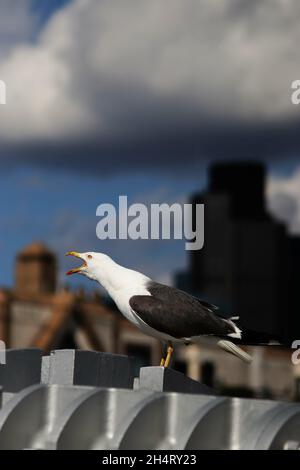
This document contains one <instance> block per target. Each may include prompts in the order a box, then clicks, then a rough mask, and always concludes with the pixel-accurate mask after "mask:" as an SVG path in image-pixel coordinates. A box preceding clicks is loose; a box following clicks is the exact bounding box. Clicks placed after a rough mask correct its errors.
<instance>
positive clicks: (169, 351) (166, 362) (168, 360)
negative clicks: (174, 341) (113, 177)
mask: <svg viewBox="0 0 300 470" xmlns="http://www.w3.org/2000/svg"><path fill="white" fill-rule="evenodd" d="M167 351H168V354H167V357H166V360H165V363H164V367H169V365H170V362H171V357H172V354H173V351H174V349H173V348H172V346H168V349H167Z"/></svg>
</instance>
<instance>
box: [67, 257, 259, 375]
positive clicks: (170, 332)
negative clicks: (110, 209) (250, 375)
mask: <svg viewBox="0 0 300 470" xmlns="http://www.w3.org/2000/svg"><path fill="white" fill-rule="evenodd" d="M66 256H75V257H76V258H80V259H81V260H82V261H83V264H82V265H81V266H79V267H77V268H74V269H71V270H70V271H68V272H67V273H66V274H67V275H71V274H75V273H78V274H81V275H84V276H86V277H87V278H89V279H91V280H94V281H97V282H98V283H99V284H101V285H102V286H103V287H104V289H106V291H107V292H108V294H109V295H110V297H111V298H112V299H113V300H114V302H115V304H116V305H117V307H118V309H119V310H120V312H121V313H122V314H123V315H124V317H126V318H127V320H129V321H130V322H131V323H133V324H134V325H135V326H136V327H137V328H139V329H140V330H141V331H142V332H143V333H144V334H146V335H149V336H152V337H154V338H157V339H159V340H160V341H162V342H163V343H164V344H167V351H166V355H165V357H163V358H162V359H161V361H160V366H163V367H169V365H170V362H171V358H172V354H173V351H174V348H173V345H174V343H183V344H186V345H188V344H190V343H198V342H199V339H200V338H201V337H202V336H209V337H213V338H216V339H217V344H218V346H219V347H220V348H222V349H223V350H225V351H227V352H229V353H231V354H233V355H235V356H237V357H238V358H240V359H241V360H243V361H245V362H248V363H250V362H251V360H252V358H251V356H250V355H249V354H247V353H246V352H245V351H243V350H242V349H241V348H240V347H238V346H237V345H236V344H234V343H232V342H231V341H230V340H229V339H228V338H236V339H241V337H242V332H241V330H240V329H239V328H238V327H237V325H236V324H235V320H237V319H238V317H230V316H227V315H225V314H223V313H222V312H221V311H220V310H219V308H218V307H216V306H215V305H212V304H209V303H207V302H205V301H203V300H200V299H198V298H197V297H194V296H192V295H190V294H187V293H186V292H183V291H181V290H179V289H176V288H174V287H169V286H167V285H164V284H160V283H158V282H155V281H153V280H152V279H150V278H149V277H147V276H145V275H144V274H142V273H140V272H137V271H134V270H132V269H128V268H125V267H123V266H120V265H119V264H117V263H116V262H115V261H113V260H112V259H111V258H110V257H109V256H108V255H106V254H104V253H94V252H87V253H77V252H76V251H69V252H68V253H66Z"/></svg>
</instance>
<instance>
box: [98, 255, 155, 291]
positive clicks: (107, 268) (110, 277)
mask: <svg viewBox="0 0 300 470" xmlns="http://www.w3.org/2000/svg"><path fill="white" fill-rule="evenodd" d="M95 280H96V281H98V282H99V284H101V285H102V286H103V287H104V289H106V290H107V292H108V293H109V295H110V296H111V297H114V296H115V295H116V293H117V292H118V291H121V290H123V289H128V288H129V287H134V286H135V285H138V286H141V285H145V283H146V282H147V281H149V280H150V278H148V277H147V276H145V275H144V274H142V273H139V272H138V271H133V270H132V269H128V268H125V267H123V266H121V265H119V264H117V263H116V262H115V261H113V260H112V259H111V258H109V257H107V258H106V259H105V260H103V261H102V262H101V266H99V268H98V269H97V270H96V272H95Z"/></svg>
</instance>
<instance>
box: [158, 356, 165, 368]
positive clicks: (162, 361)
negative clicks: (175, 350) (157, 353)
mask: <svg viewBox="0 0 300 470" xmlns="http://www.w3.org/2000/svg"><path fill="white" fill-rule="evenodd" d="M159 365H160V367H163V366H164V365H165V359H164V358H163V357H162V358H161V360H160V364H159Z"/></svg>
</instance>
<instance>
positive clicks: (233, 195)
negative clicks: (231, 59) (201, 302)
mask: <svg viewBox="0 0 300 470" xmlns="http://www.w3.org/2000/svg"><path fill="white" fill-rule="evenodd" d="M265 176H266V175H265V168H264V166H263V164H261V163H255V162H254V163H253V162H251V163H236V162H234V163H218V164H215V165H213V166H212V167H211V169H210V173H209V186H208V189H207V191H205V192H203V193H202V194H197V195H195V196H194V198H193V203H194V204H196V203H204V204H205V244H204V248H203V249H202V250H199V251H193V252H191V255H190V270H189V272H188V273H187V275H186V278H185V282H186V283H187V280H186V279H187V278H188V280H189V284H190V290H191V291H193V292H194V293H196V294H198V295H199V296H201V297H202V298H204V299H206V300H208V301H211V302H213V303H216V305H219V306H220V307H221V308H223V309H224V310H225V311H228V312H230V313H233V314H234V315H239V316H240V323H241V325H242V327H243V330H244V332H245V333H247V340H249V341H250V342H251V341H253V342H255V343H257V342H259V343H264V342H268V341H269V340H278V341H279V342H281V343H283V344H286V345H288V346H290V345H291V343H292V341H293V340H294V339H298V337H297V332H298V336H299V337H300V291H299V280H300V239H299V238H298V237H292V236H290V235H288V234H287V231H286V227H285V226H284V225H283V224H281V223H279V222H278V221H276V220H275V219H274V218H272V217H271V216H270V214H269V213H268V212H267V210H266V207H265ZM181 279H184V276H183V275H181ZM295 335H296V336H295Z"/></svg>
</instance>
